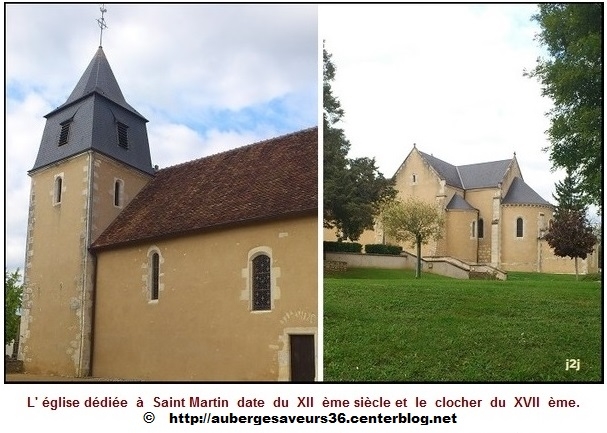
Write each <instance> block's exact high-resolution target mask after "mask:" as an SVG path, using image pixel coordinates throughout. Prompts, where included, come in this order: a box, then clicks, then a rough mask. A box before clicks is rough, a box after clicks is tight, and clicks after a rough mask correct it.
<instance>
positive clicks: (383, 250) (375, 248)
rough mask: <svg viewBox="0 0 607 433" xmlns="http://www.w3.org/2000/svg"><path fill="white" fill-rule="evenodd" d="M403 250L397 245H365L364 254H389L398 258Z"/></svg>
mask: <svg viewBox="0 0 607 433" xmlns="http://www.w3.org/2000/svg"><path fill="white" fill-rule="evenodd" d="M402 250H403V248H402V247H401V246H398V245H385V244H367V245H365V253H368V254H389V255H393V256H399V255H400V253H401V251H402Z"/></svg>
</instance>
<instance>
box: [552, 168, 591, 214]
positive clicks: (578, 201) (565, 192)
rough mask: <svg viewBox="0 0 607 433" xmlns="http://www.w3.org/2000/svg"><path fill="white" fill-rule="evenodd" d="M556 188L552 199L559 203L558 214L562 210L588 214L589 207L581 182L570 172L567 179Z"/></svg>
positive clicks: (558, 183) (557, 184) (556, 185)
mask: <svg viewBox="0 0 607 433" xmlns="http://www.w3.org/2000/svg"><path fill="white" fill-rule="evenodd" d="M554 187H555V194H552V197H553V198H554V199H555V200H556V201H557V203H558V207H557V209H556V213H558V212H559V211H560V210H577V211H580V212H583V213H584V214H585V213H586V211H587V206H586V203H585V201H584V198H583V193H582V191H581V188H580V185H579V182H577V181H576V179H575V178H574V177H573V176H572V175H571V173H570V172H567V176H566V177H565V179H563V180H562V181H559V182H557V183H556V184H555V186H554Z"/></svg>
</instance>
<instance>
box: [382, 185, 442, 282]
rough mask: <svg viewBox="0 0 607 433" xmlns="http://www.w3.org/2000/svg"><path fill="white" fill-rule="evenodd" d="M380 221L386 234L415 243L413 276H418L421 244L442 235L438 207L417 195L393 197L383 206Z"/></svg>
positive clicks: (402, 240)
mask: <svg viewBox="0 0 607 433" xmlns="http://www.w3.org/2000/svg"><path fill="white" fill-rule="evenodd" d="M382 222H383V226H384V232H385V233H386V235H388V236H390V237H392V238H394V239H395V240H396V241H398V242H411V243H412V244H413V245H415V247H416V249H417V264H416V267H415V278H419V277H420V276H421V269H422V266H421V263H422V261H421V248H422V244H427V243H428V242H429V241H430V240H431V239H434V240H436V239H440V237H441V236H442V227H443V218H442V215H441V213H440V211H439V209H438V208H437V207H436V206H435V205H432V204H430V203H426V202H425V201H423V200H421V199H419V198H417V197H409V198H407V199H406V200H405V201H401V200H398V199H395V200H393V201H391V202H389V203H387V204H386V205H385V206H384V208H383V211H382Z"/></svg>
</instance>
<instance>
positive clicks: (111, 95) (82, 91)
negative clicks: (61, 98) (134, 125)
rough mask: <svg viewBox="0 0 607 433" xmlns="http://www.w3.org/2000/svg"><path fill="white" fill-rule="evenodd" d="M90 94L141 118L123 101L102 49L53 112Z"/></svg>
mask: <svg viewBox="0 0 607 433" xmlns="http://www.w3.org/2000/svg"><path fill="white" fill-rule="evenodd" d="M92 93H97V94H99V95H102V96H104V97H106V98H108V99H109V100H111V101H112V102H114V103H116V104H118V105H120V106H121V107H123V108H126V109H127V110H129V111H131V112H132V113H134V114H137V115H138V116H140V117H143V116H141V114H139V113H138V112H137V110H135V109H134V108H133V107H132V106H130V105H129V104H128V103H127V102H126V99H124V95H123V94H122V91H121V90H120V86H119V85H118V81H117V80H116V77H115V76H114V73H113V72H112V68H111V67H110V63H109V62H108V60H107V57H105V53H104V52H103V48H102V47H99V48H98V49H97V52H96V53H95V55H94V56H93V59H92V60H91V62H90V63H89V65H88V67H87V68H86V70H85V71H84V73H83V74H82V77H80V80H79V81H78V84H76V87H75V88H74V90H73V91H72V93H71V94H70V96H69V97H68V98H67V101H65V103H64V104H62V105H61V106H59V107H58V108H56V109H55V110H54V111H53V112H55V111H57V110H60V109H62V108H64V107H66V106H68V105H70V104H72V103H74V102H77V101H79V100H81V99H83V98H85V97H87V96H89V95H90V94H92ZM53 112H51V113H50V114H52V113H53ZM50 114H49V115H50Z"/></svg>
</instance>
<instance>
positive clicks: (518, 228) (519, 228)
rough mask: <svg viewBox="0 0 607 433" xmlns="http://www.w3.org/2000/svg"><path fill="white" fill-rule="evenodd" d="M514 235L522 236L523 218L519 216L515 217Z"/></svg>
mask: <svg viewBox="0 0 607 433" xmlns="http://www.w3.org/2000/svg"><path fill="white" fill-rule="evenodd" d="M516 237H517V238H522V237H523V219H522V218H521V217H518V218H517V219H516Z"/></svg>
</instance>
